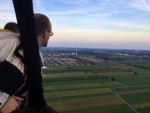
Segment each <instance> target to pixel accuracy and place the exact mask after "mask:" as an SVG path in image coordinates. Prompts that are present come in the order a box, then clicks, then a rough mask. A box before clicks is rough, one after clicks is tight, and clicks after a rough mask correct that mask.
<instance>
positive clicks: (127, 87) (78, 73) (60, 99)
mask: <svg viewBox="0 0 150 113" xmlns="http://www.w3.org/2000/svg"><path fill="white" fill-rule="evenodd" d="M68 67H69V68H68ZM43 73H45V74H46V75H47V76H46V77H44V78H43V85H44V94H45V98H46V101H47V103H48V104H49V105H50V106H52V107H54V108H55V109H57V110H58V111H59V112H61V113H150V96H149V95H150V70H148V69H144V68H139V67H134V66H131V65H126V64H119V63H112V64H103V65H86V66H85V65H76V66H55V67H50V68H48V69H44V70H43Z"/></svg>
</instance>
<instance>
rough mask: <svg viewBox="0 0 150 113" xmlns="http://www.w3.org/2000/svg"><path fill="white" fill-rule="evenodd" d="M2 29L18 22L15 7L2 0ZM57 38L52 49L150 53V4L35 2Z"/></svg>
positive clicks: (136, 0)
mask: <svg viewBox="0 0 150 113" xmlns="http://www.w3.org/2000/svg"><path fill="white" fill-rule="evenodd" d="M0 4H1V7H0V12H1V13H0V17H1V18H0V28H3V26H4V25H5V24H6V23H7V22H9V21H15V22H16V18H15V13H14V9H13V3H12V1H10V0H5V1H3V0H0ZM33 4H34V12H36V13H44V14H46V15H47V16H48V17H49V18H50V20H51V22H52V25H53V32H54V36H52V37H51V39H50V40H49V44H48V46H49V47H57V46H58V47H79V48H80V47H81V48H110V49H137V50H150V44H149V43H150V19H149V18H150V1H149V0H76V1H75V0H51V1H46V0H33Z"/></svg>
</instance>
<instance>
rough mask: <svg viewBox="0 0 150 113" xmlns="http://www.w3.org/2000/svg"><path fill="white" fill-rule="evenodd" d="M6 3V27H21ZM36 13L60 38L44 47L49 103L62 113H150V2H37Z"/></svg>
mask: <svg viewBox="0 0 150 113" xmlns="http://www.w3.org/2000/svg"><path fill="white" fill-rule="evenodd" d="M0 4H1V7H0V17H1V18H0V28H1V29H3V28H4V25H5V24H6V23H7V22H16V23H17V20H16V16H15V11H14V6H13V3H12V0H5V1H4V0H0ZM33 10H34V13H41V14H44V15H46V16H47V17H48V18H49V19H50V21H51V24H52V32H51V34H54V35H53V36H52V35H51V36H50V38H49V41H48V40H47V41H48V42H47V47H43V48H40V50H41V52H42V54H43V59H42V60H43V61H44V66H43V67H42V75H43V78H42V80H43V89H44V97H45V100H46V102H47V104H48V105H50V106H51V107H52V108H54V109H56V110H57V111H59V112H60V113H150V0H33ZM27 25H28V24H27ZM48 31H49V30H48ZM44 46H46V45H44ZM41 56H42V55H41ZM33 68H35V67H33ZM35 69H36V68H35ZM39 72H40V71H39ZM40 75H41V73H40ZM40 77H41V76H40ZM35 83H36V82H35Z"/></svg>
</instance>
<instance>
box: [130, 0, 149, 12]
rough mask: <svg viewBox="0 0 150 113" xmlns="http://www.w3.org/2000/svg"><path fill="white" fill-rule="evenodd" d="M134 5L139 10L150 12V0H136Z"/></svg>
mask: <svg viewBox="0 0 150 113" xmlns="http://www.w3.org/2000/svg"><path fill="white" fill-rule="evenodd" d="M132 5H133V7H135V8H136V9H138V10H141V11H144V12H149V13H150V0H134V2H133V3H132Z"/></svg>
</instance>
